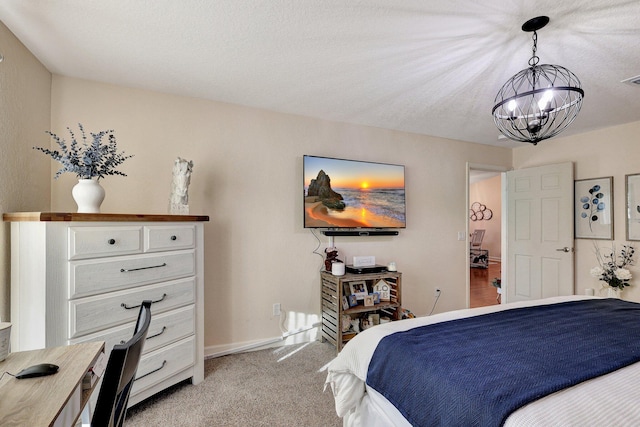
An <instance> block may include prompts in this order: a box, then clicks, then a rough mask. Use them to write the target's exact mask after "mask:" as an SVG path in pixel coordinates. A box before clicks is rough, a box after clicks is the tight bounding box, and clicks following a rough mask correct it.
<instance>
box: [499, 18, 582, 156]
mask: <svg viewBox="0 0 640 427" xmlns="http://www.w3.org/2000/svg"><path fill="white" fill-rule="evenodd" d="M547 23H549V17H547V16H538V17H536V18H533V19H530V20H528V21H527V22H525V23H524V24H523V25H522V31H527V32H533V54H532V56H531V59H529V68H527V69H524V70H522V71H520V72H519V73H518V74H516V75H515V76H513V77H511V78H510V79H509V80H508V81H507V82H506V83H505V84H504V86H502V88H501V89H500V91H499V92H498V94H497V95H496V99H495V101H494V104H495V105H494V107H493V111H492V112H491V113H492V114H493V120H494V121H495V123H496V126H498V129H499V130H500V132H501V133H502V134H503V135H504V136H506V137H507V138H509V139H513V140H516V141H521V142H529V143H531V144H533V145H536V144H537V143H538V141H542V140H543V139H547V138H551V137H552V136H555V135H557V134H559V133H560V132H562V131H563V130H564V129H565V128H566V127H567V126H569V125H570V124H571V122H573V120H575V118H576V116H577V115H578V112H580V107H581V106H582V98H584V91H583V90H582V88H581V87H580V80H578V77H576V75H575V74H573V73H572V72H571V71H569V70H567V69H566V68H564V67H561V66H559V65H549V64H543V65H538V62H539V61H540V58H538V56H536V50H537V47H538V46H537V45H538V34H537V32H536V31H537V30H539V29H540V28H542V27H544V26H545V25H547Z"/></svg>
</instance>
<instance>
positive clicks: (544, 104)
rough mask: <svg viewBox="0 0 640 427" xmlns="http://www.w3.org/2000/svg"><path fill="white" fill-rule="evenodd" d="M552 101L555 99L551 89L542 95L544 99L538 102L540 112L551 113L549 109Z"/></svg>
mask: <svg viewBox="0 0 640 427" xmlns="http://www.w3.org/2000/svg"><path fill="white" fill-rule="evenodd" d="M552 99H553V91H552V90H551V89H549V90H546V91H545V92H544V94H543V95H542V98H540V101H538V107H539V108H540V110H541V111H547V112H548V111H551V110H550V109H549V103H550V102H551V100H552Z"/></svg>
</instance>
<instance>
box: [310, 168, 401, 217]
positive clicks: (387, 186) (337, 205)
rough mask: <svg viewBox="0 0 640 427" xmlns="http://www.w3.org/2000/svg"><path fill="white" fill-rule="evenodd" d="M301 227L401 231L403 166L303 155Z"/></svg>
mask: <svg viewBox="0 0 640 427" xmlns="http://www.w3.org/2000/svg"><path fill="white" fill-rule="evenodd" d="M303 175H304V227H305V228H405V227H406V220H405V212H406V204H405V183H404V166H402V165H394V164H387V163H375V162H366V161H359V160H346V159H334V158H328V157H317V156H304V158H303Z"/></svg>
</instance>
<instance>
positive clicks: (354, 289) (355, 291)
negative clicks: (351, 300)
mask: <svg viewBox="0 0 640 427" xmlns="http://www.w3.org/2000/svg"><path fill="white" fill-rule="evenodd" d="M349 289H350V290H351V294H352V295H355V296H356V299H358V300H363V299H364V297H366V296H367V295H368V294H369V292H367V282H365V281H364V280H358V281H353V282H349Z"/></svg>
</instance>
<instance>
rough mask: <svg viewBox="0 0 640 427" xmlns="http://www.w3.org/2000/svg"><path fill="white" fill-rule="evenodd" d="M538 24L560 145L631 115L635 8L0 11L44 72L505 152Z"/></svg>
mask: <svg viewBox="0 0 640 427" xmlns="http://www.w3.org/2000/svg"><path fill="white" fill-rule="evenodd" d="M538 15H547V16H549V17H550V18H551V22H550V23H549V24H548V25H547V26H546V27H545V28H543V29H542V30H540V31H539V32H538V56H539V57H540V63H541V64H543V63H551V64H557V65H562V66H564V67H567V68H569V69H570V70H571V71H573V72H574V73H575V74H576V75H577V76H578V77H579V78H580V80H581V81H582V86H583V88H584V90H585V99H584V104H583V107H582V111H581V113H580V115H579V116H578V118H577V119H576V121H575V122H574V123H573V124H572V125H571V126H570V127H569V128H568V129H567V130H565V132H564V133H563V134H561V135H569V134H575V133H580V132H585V131H590V130H594V129H598V128H603V127H607V126H611V125H617V124H623V123H628V122H632V121H637V120H640V86H632V85H629V84H623V83H621V80H624V79H627V78H630V77H634V76H638V75H640V1H638V0H626V1H623V0H583V1H576V0H565V1H558V0H537V1H535V2H534V1H531V0H527V1H524V0H511V1H500V2H498V1H495V0H474V1H470V0H448V1H436V0H415V1H410V0H395V1H393V0H351V1H349V0H308V1H300V0H271V1H262V0H244V1H243V0H180V1H175V0H108V1H105V0H2V1H0V20H2V22H4V24H5V25H6V26H7V27H8V28H9V29H10V30H11V31H12V32H13V33H14V34H15V35H16V36H17V37H18V38H19V39H20V40H21V41H22V43H24V45H25V46H26V47H27V48H28V49H29V50H30V51H31V52H33V53H34V55H35V56H36V57H37V58H38V59H39V60H40V61H41V62H42V63H43V64H44V65H45V66H46V67H47V68H48V69H49V70H50V71H51V72H52V73H56V74H60V75H64V76H71V77H78V78H83V79H89V80H96V81H100V82H107V83H113V84H118V85H123V86H129V87H136V88H144V89H150V90H155V91H161V92H167V93H172V94H180V95H186V96H193V97H199V98H205V99H211V100H218V101H223V102H229V103H234V104H241V105H247V106H253V107H258V108H264V109H268V110H274V111H279V112H285V113H293V114H299V115H304V116H309V117H316V118H322V119H327V120H333V121H339V122H348V123H357V124H364V125H370V126H376V127H381V128H388V129H398V130H403V131H408V132H415V133H419V134H426V135H434V136H440V137H445V138H452V139H458V140H464V141H471V142H477V143H483V144H492V145H498V146H507V147H513V146H520V145H521V144H522V143H513V142H509V141H506V140H499V139H498V131H497V129H496V128H495V125H494V123H493V119H492V116H491V108H492V106H493V100H494V97H495V95H496V93H497V91H498V89H499V88H500V87H501V86H502V85H503V83H504V82H505V81H506V80H507V79H508V78H509V77H511V76H512V75H513V74H515V73H516V72H518V71H520V70H521V69H524V68H526V67H527V61H528V59H529V57H530V56H531V45H532V42H531V33H524V32H523V31H522V30H521V29H520V27H521V25H522V24H523V23H524V22H525V21H526V20H528V19H529V18H532V17H535V16H538ZM1 51H2V41H1V40H0V52H1ZM10 60H11V58H5V61H10ZM542 143H543V144H544V143H548V141H543V142H542Z"/></svg>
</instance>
